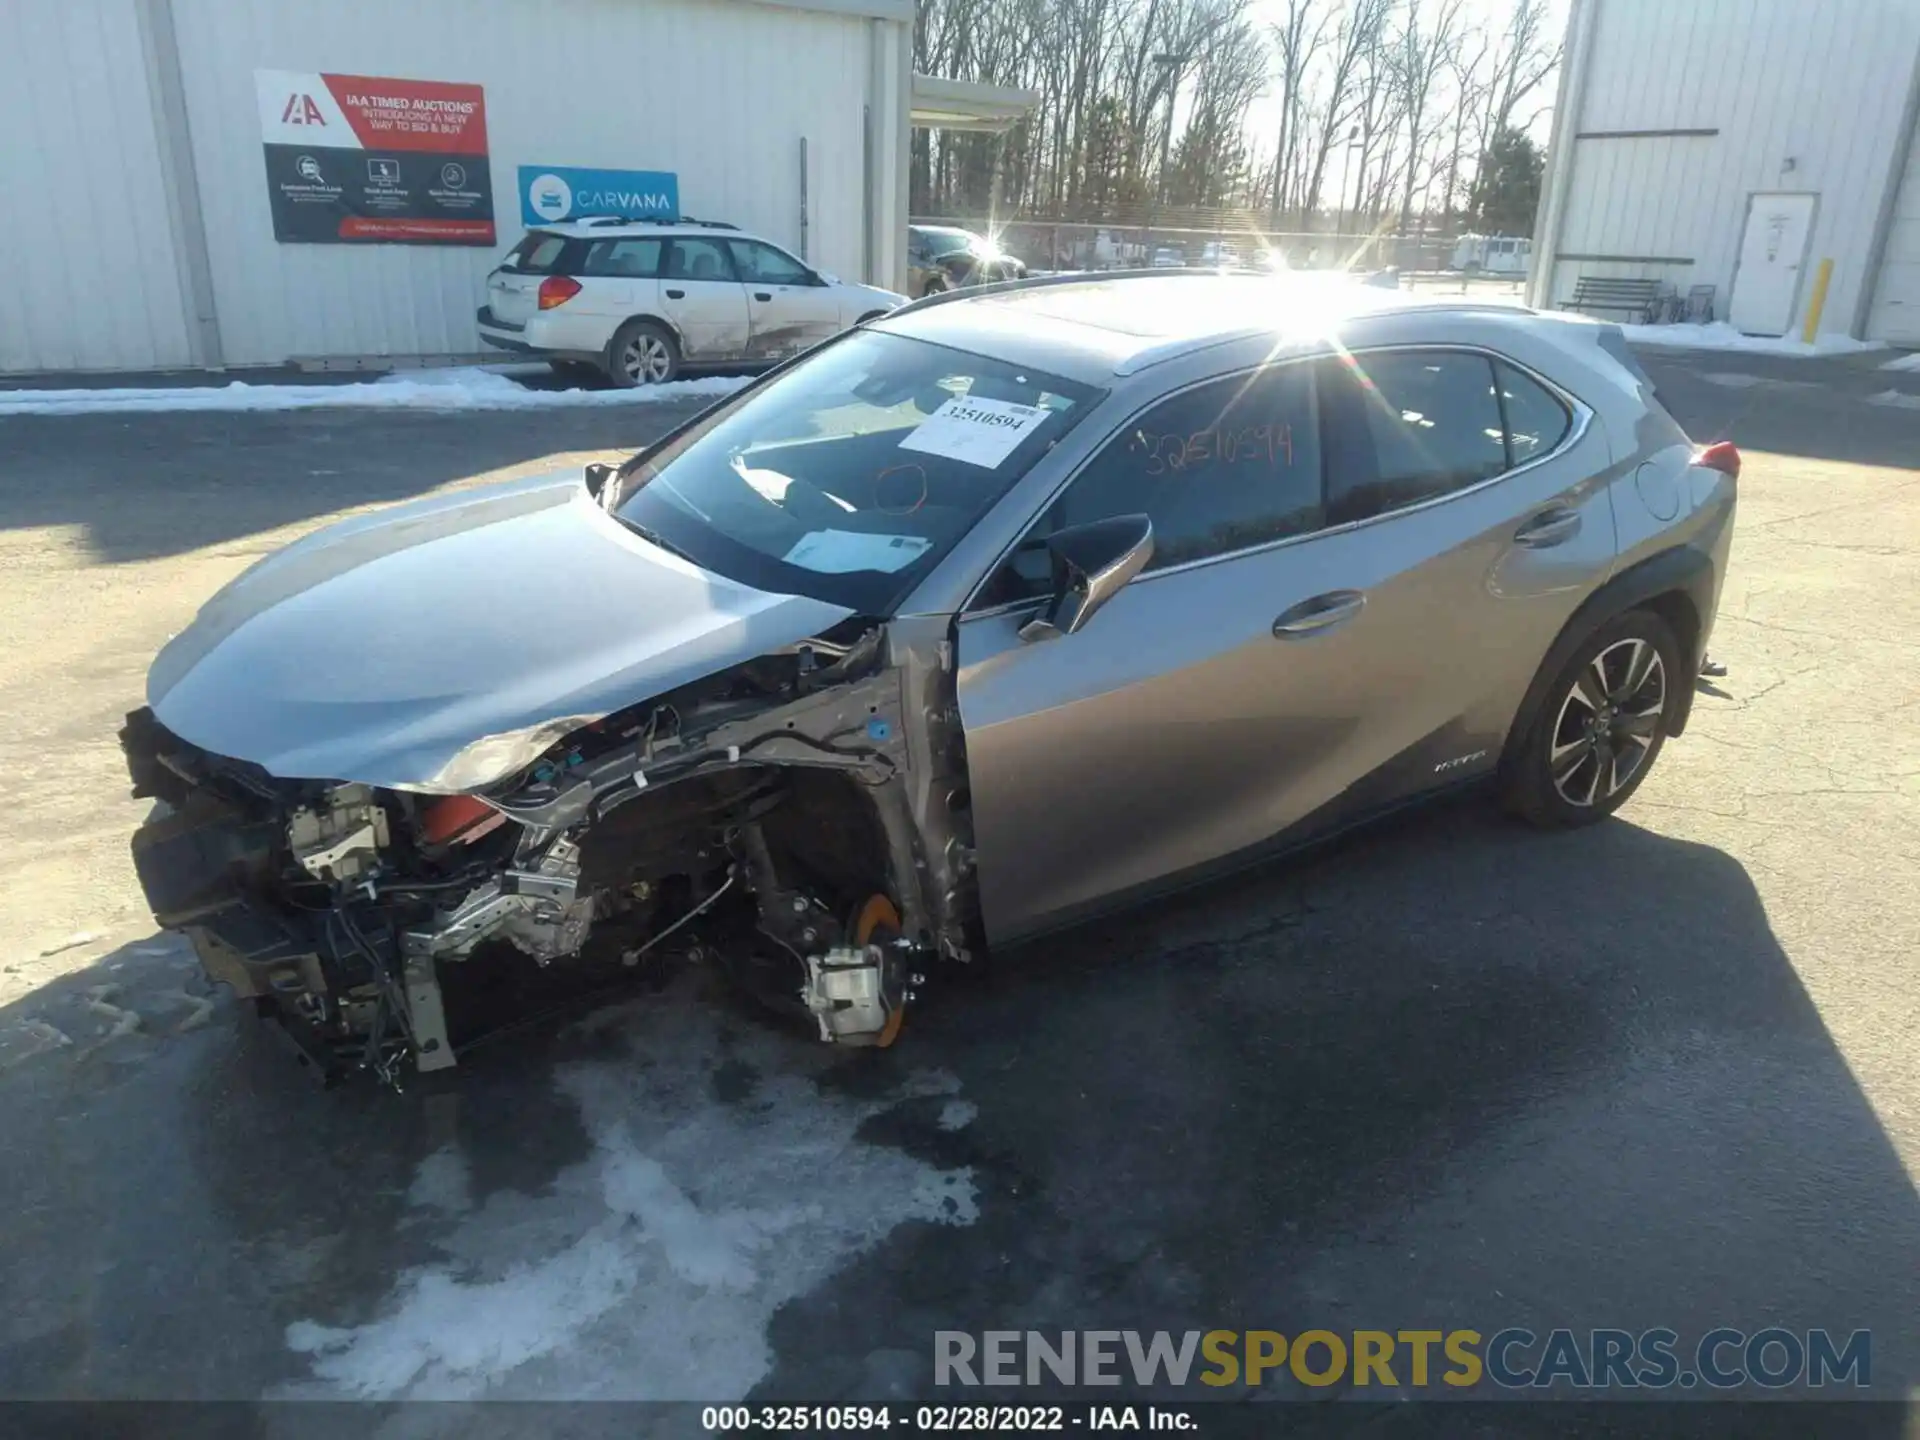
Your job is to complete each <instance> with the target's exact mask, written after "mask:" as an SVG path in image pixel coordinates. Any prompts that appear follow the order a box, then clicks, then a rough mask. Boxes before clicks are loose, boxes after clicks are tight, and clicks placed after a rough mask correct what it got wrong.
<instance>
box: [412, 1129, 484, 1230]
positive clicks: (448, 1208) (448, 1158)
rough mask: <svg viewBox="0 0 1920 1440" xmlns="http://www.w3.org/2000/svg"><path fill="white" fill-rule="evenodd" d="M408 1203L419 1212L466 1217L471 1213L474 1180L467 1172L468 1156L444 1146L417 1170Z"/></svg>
mask: <svg viewBox="0 0 1920 1440" xmlns="http://www.w3.org/2000/svg"><path fill="white" fill-rule="evenodd" d="M407 1203H408V1204H409V1205H411V1206H412V1207H413V1208H414V1209H416V1210H437V1211H439V1212H441V1213H442V1214H446V1215H464V1214H465V1213H466V1212H467V1211H469V1210H471V1209H472V1208H473V1181H472V1179H471V1177H470V1176H469V1175H468V1172H467V1157H466V1156H464V1155H462V1154H461V1153H460V1151H459V1150H458V1149H456V1148H455V1147H454V1146H452V1145H443V1146H442V1147H441V1148H440V1149H438V1150H436V1151H434V1152H433V1154H431V1155H429V1156H427V1158H426V1159H424V1160H422V1161H421V1162H420V1166H419V1168H418V1169H417V1170H415V1171H414V1174H413V1184H412V1185H411V1186H409V1187H408V1189H407Z"/></svg>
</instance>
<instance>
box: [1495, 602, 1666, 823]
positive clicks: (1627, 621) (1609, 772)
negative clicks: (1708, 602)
mask: <svg viewBox="0 0 1920 1440" xmlns="http://www.w3.org/2000/svg"><path fill="white" fill-rule="evenodd" d="M1685 670H1686V667H1685V665H1684V664H1683V663H1682V661H1681V658H1680V642H1679V641H1678V640H1676V639H1675V638H1674V634H1673V630H1672V629H1671V628H1670V627H1669V626H1668V625H1667V622H1666V621H1664V620H1662V619H1661V618H1660V617H1659V616H1658V615H1656V614H1654V613H1653V612H1652V611H1651V610H1629V611H1627V612H1626V613H1624V614H1622V615H1617V616H1615V617H1614V618H1613V619H1611V620H1609V621H1608V622H1607V623H1606V624H1605V625H1602V626H1601V627H1600V628H1599V629H1598V630H1596V631H1595V632H1594V633H1593V634H1592V635H1591V636H1589V637H1588V638H1587V640H1586V641H1585V642H1584V643H1583V644H1582V645H1581V646H1580V648H1579V649H1577V650H1575V651H1574V653H1573V655H1572V656H1571V657H1570V658H1569V659H1568V661H1567V663H1566V664H1565V665H1564V666H1562V667H1561V669H1560V672H1559V674H1557V675H1555V676H1554V678H1553V683H1552V684H1551V685H1550V686H1548V687H1547V692H1546V699H1545V701H1544V703H1543V704H1542V705H1541V707H1540V713H1539V714H1538V715H1536V716H1535V717H1534V721H1533V725H1532V728H1531V729H1529V730H1528V732H1527V734H1526V735H1525V737H1524V738H1522V739H1521V740H1520V741H1519V742H1518V744H1517V745H1516V746H1515V747H1514V749H1513V750H1512V751H1511V753H1509V754H1508V756H1507V757H1506V759H1505V761H1504V762H1503V764H1502V767H1501V791H1502V798H1503V799H1504V800H1505V802H1506V805H1507V808H1508V809H1510V810H1512V811H1513V812H1514V813H1515V814H1517V815H1519V816H1520V817H1521V818H1522V819H1524V820H1527V821H1528V822H1530V823H1531V824H1534V825H1539V826H1542V827H1544V828H1548V829H1562V830H1564V829H1571V828H1574V827H1576V826H1580V825H1592V824H1594V823H1596V822H1598V821H1601V820H1604V819H1606V818H1607V817H1608V816H1609V815H1611V814H1613V812H1614V811H1616V810H1618V809H1619V808H1620V807H1621V806H1622V805H1624V804H1626V803H1627V801H1628V800H1629V799H1630V798H1631V797H1632V795H1633V792H1634V791H1635V790H1637V789H1639V788H1640V782H1641V781H1643V780H1645V779H1646V778H1647V773H1648V772H1649V771H1651V770H1652V769H1653V764H1654V761H1655V760H1657V759H1658V758H1659V756H1660V749H1661V746H1662V745H1664V744H1665V743H1666V728H1665V727H1666V724H1667V721H1668V718H1669V717H1670V716H1671V715H1672V714H1673V712H1674V709H1675V707H1676V706H1677V705H1678V704H1679V697H1680V689H1679V687H1680V686H1682V685H1686V684H1691V683H1692V678H1693V677H1692V676H1690V675H1688V674H1686V673H1685Z"/></svg>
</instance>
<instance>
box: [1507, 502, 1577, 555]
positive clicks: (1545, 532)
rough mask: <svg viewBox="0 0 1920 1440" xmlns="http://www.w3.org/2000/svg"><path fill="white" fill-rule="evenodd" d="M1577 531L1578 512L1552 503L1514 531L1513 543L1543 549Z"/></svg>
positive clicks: (1560, 542) (1572, 535)
mask: <svg viewBox="0 0 1920 1440" xmlns="http://www.w3.org/2000/svg"><path fill="white" fill-rule="evenodd" d="M1579 533H1580V512H1579V511H1578V510H1572V509H1569V508H1568V507H1567V506H1565V505H1553V506H1549V507H1548V508H1547V509H1545V510H1542V511H1541V512H1540V513H1539V514H1538V515H1536V516H1534V517H1533V518H1532V519H1531V520H1529V521H1527V523H1526V524H1524V525H1522V526H1521V527H1520V528H1519V529H1518V530H1516V531H1514V532H1513V543H1514V544H1516V545H1525V546H1526V547H1527V548H1528V549H1530V550H1544V549H1546V548H1547V547H1548V546H1549V545H1560V544H1563V543H1565V542H1566V541H1568V540H1571V539H1572V538H1573V537H1574V536H1576V535H1578V534H1579Z"/></svg>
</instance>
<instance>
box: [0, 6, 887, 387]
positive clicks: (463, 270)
mask: <svg viewBox="0 0 1920 1440" xmlns="http://www.w3.org/2000/svg"><path fill="white" fill-rule="evenodd" d="M859 8H861V7H860V6H858V5H852V6H849V10H850V11H851V10H857V9H859ZM882 8H884V7H882ZM169 10H170V12H171V19H172V23H171V30H170V33H171V35H172V36H173V37H174V39H175V40H176V41H177V51H178V56H179V67H178V73H179V76H180V89H181V91H182V92H183V96H184V111H185V127H184V128H185V132H186V134H187V135H190V137H191V138H190V146H191V160H192V167H193V170H194V171H195V172H196V175H197V181H198V189H199V196H200V207H199V210H200V213H201V214H202V215H203V216H204V220H205V228H206V235H207V251H208V258H209V260H210V262H211V271H212V284H211V288H212V301H213V306H212V308H213V310H214V311H215V313H216V316H217V320H218V329H219V338H220V341H221V344H222V349H223V355H224V360H225V362H226V363H227V364H228V365H238V366H244V365H261V364H267V365H271V364H280V363H283V362H286V361H289V360H315V359H346V360H374V361H378V360H380V359H381V358H383V357H394V358H417V357H435V356H453V355H471V354H477V353H479V352H480V351H481V350H482V346H481V343H480V339H479V336H478V334H477V333H476V332H475V329H474V324H473V315H474V311H475V309H476V308H477V307H478V306H479V304H480V302H481V299H482V298H483V296H482V288H483V281H484V277H485V275H486V273H487V271H488V270H490V269H491V268H492V267H493V265H494V264H495V263H496V262H497V260H498V258H499V256H500V254H501V253H502V252H503V251H504V250H505V249H506V248H507V246H509V245H511V244H512V243H513V242H514V241H515V240H517V239H518V238H519V236H520V233H521V227H520V219H519V216H520V204H519V196H518V192H517V189H516V181H517V169H518V167H519V166H520V165H522V164H538V165H562V166H584V167H603V168H614V169H636V170H671V171H674V172H676V173H677V174H678V175H679V177H680V197H681V203H682V205H683V206H684V207H685V209H686V210H687V212H688V213H690V214H694V215H699V216H702V217H704V218H712V219H725V220H730V221H733V222H734V223H736V224H738V225H740V226H741V227H743V228H745V229H749V230H752V231H754V232H756V233H759V234H762V235H765V236H767V237H768V238H769V239H772V240H774V241H776V242H779V243H781V244H784V245H787V246H789V247H791V248H793V249H796V250H797V249H798V248H799V247H800V243H801V223H800V206H801V178H800V164H801V144H800V142H801V139H802V137H803V136H804V137H805V138H806V139H807V141H808V145H807V156H808V172H809V173H808V184H807V194H808V209H809V212H810V225H809V229H808V234H807V250H808V255H809V258H810V259H811V260H812V261H813V263H815V264H816V265H819V266H821V267H823V268H825V269H828V270H831V271H835V272H837V273H839V274H841V275H843V276H846V277H847V278H849V279H852V278H858V277H859V276H860V275H861V274H862V270H863V267H864V265H865V263H866V261H867V260H868V258H869V256H871V259H872V262H873V265H874V267H875V272H876V274H878V275H880V276H882V277H887V276H889V275H891V274H892V271H893V268H894V265H895V263H896V261H897V260H898V258H899V257H898V256H897V254H896V253H895V252H896V251H897V250H898V249H899V243H897V242H896V241H895V239H894V238H893V237H892V236H891V232H890V230H889V227H888V225H887V223H886V220H887V217H888V216H890V215H891V214H892V212H893V210H895V209H897V211H898V215H897V217H894V218H897V219H898V220H899V222H900V226H899V227H898V228H902V229H903V228H904V222H905V215H906V209H905V200H904V194H905V191H904V180H903V179H901V178H900V177H899V176H898V175H897V172H898V171H900V170H902V169H904V165H903V163H902V158H901V157H903V155H904V139H903V138H902V139H900V140H896V139H895V138H894V137H893V136H892V134H891V131H892V129H893V127H895V126H898V127H901V128H902V129H903V130H904V127H905V124H906V106H907V103H908V102H907V87H908V85H909V83H910V82H909V76H908V75H907V73H906V70H905V67H904V66H903V65H902V64H901V63H900V62H901V51H902V46H903V43H904V26H903V25H902V24H900V23H897V22H882V21H879V20H876V19H870V18H867V17H866V16H863V15H860V14H856V13H835V12H833V11H832V10H831V8H829V9H825V10H808V9H797V8H790V7H788V6H786V5H773V4H764V5H763V4H753V3H748V0H405V3H401V0H324V3H321V0H301V3H290V0H27V3H24V4H22V3H18V0H0V134H4V135H5V136H6V137H7V143H6V145H5V146H4V147H0V222H4V223H5V233H6V234H7V235H8V236H9V238H10V239H11V240H12V242H13V262H14V263H13V266H12V270H11V274H10V278H9V282H8V283H7V284H6V285H4V286H0V371H12V372H21V371H37V370H49V371H51V370H136V369H150V368H166V367H181V366H187V365H191V364H193V363H195V362H196V356H195V355H194V353H193V346H192V343H191V341H192V338H193V334H194V331H193V327H192V324H191V317H192V316H193V314H194V312H195V304H194V302H193V301H192V300H191V299H190V298H189V297H190V294H191V287H190V278H189V276H190V272H189V271H188V269H187V267H185V266H184V265H183V264H182V263H181V258H182V254H183V252H184V248H185V245H186V243H187V242H186V241H184V240H182V239H181V238H180V232H179V230H178V224H179V222H178V220H177V217H176V216H175V215H174V214H173V213H172V212H170V210H169V204H170V201H171V200H173V199H174V198H175V197H177V196H179V195H180V194H181V193H182V189H181V187H180V185H179V184H178V183H177V182H176V179H175V177H174V175H173V172H172V169H171V166H172V164H173V163H174V161H173V157H174V155H175V154H178V155H179V156H180V157H181V158H183V159H184V158H185V156H186V154H187V145H188V143H189V142H188V141H187V140H186V139H185V138H184V137H181V138H180V141H179V144H178V146H177V147H176V148H175V149H174V150H170V149H169V147H168V145H167V143H166V137H167V136H168V135H169V133H170V132H169V131H168V130H167V128H166V125H165V122H164V117H163V116H162V115H160V114H159V113H157V106H156V102H155V96H154V93H153V88H152V87H153V85H154V83H155V82H154V77H155V76H156V75H162V74H166V73H168V72H167V71H166V69H165V67H164V66H163V65H161V64H160V62H159V61H158V60H156V59H155V55H156V54H157V53H158V51H157V50H156V47H155V41H154V33H155V29H156V25H155V17H156V16H158V17H160V19H161V20H164V19H165V17H166V14H167V12H168V11H169ZM900 13H901V14H903V15H904V14H905V13H906V12H904V11H901V12H900ZM162 28H164V27H162ZM257 69H281V70H298V71H323V72H338V73H346V74H360V75H375V76H396V77H401V78H406V79H420V80H451V81H464V82H467V83H477V84H480V85H482V86H484V87H485V90H486V104H487V131H488V140H489V152H490V157H489V158H490V163H491V168H492V180H493V191H494V213H495V220H496V224H497V226H498V230H499V244H498V245H497V246H495V247H492V248H489V249H478V248H475V249H465V248H454V247H440V246H425V245H405V246H402V245H282V244H279V243H278V242H276V241H275V240H274V237H273V226H272V218H271V214H270V212H269V209H268V199H267V182H266V172H265V163H264V160H263V158H262V151H261V135H260V122H259V118H258V112H257V104H256V98H255V89H254V71H255V70H257ZM869 107H871V109H872V112H873V116H872V118H873V126H874V132H875V136H876V139H877V143H876V145H875V146H874V154H873V156H872V157H871V158H870V157H869V156H868V154H867V148H868V147H867V143H866V125H867V112H868V109H869ZM171 133H174V134H178V133H179V132H178V131H177V130H176V131H175V132H171ZM870 164H871V165H872V166H873V167H874V169H873V192H874V193H873V197H872V203H871V209H872V210H873V212H874V213H875V214H877V215H878V216H879V217H880V219H879V221H878V223H876V224H875V227H874V234H873V236H871V237H869V235H868V234H867V215H868V213H869V209H870V206H869V199H868V185H867V182H866V177H867V174H868V167H869V165H870ZM896 191H898V199H899V203H898V205H897V206H896V205H895V204H894V201H895V198H896V196H895V192H896ZM900 238H901V241H903V240H904V235H902V237H900Z"/></svg>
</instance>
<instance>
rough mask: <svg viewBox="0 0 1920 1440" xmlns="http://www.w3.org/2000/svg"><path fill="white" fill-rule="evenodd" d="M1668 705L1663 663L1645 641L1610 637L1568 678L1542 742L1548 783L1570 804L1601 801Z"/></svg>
mask: <svg viewBox="0 0 1920 1440" xmlns="http://www.w3.org/2000/svg"><path fill="white" fill-rule="evenodd" d="M1666 708H1667V667H1666V665H1665V664H1664V663H1663V662H1662V661H1661V659H1660V651H1659V648H1658V647H1657V646H1655V645H1654V643H1653V642H1652V641H1650V640H1641V639H1637V638H1632V637H1629V638H1628V639H1625V640H1616V641H1615V642H1614V643H1613V644H1611V645H1609V646H1607V647H1606V648H1605V649H1604V650H1602V651H1601V652H1600V653H1599V654H1598V655H1595V656H1594V657H1593V659H1592V661H1590V662H1589V663H1588V664H1587V665H1586V666H1585V667H1583V668H1582V669H1581V671H1580V673H1579V674H1578V675H1577V676H1575V677H1574V682H1573V685H1572V687H1571V688H1570V689H1569V690H1568V691H1567V695H1566V698H1565V699H1564V700H1562V701H1561V702H1560V713H1559V716H1558V718H1557V719H1556V720H1555V721H1554V726H1553V738H1552V741H1551V743H1550V744H1549V745H1548V747H1547V767H1548V769H1549V771H1550V772H1551V774H1552V777H1553V788H1554V789H1555V790H1557V791H1559V792H1560V798H1561V799H1563V800H1565V801H1566V802H1567V803H1568V804H1569V805H1577V806H1580V807H1582V808H1585V807H1587V806H1591V805H1597V804H1600V803H1601V802H1602V801H1605V800H1608V799H1610V798H1612V797H1613V796H1614V795H1617V794H1619V793H1620V791H1621V790H1622V789H1624V788H1625V787H1626V786H1627V785H1629V784H1631V783H1632V781H1633V777H1634V776H1635V775H1637V774H1639V773H1640V768H1641V767H1642V766H1643V765H1645V764H1646V762H1647V756H1648V754H1649V753H1651V751H1652V750H1653V744H1654V740H1655V739H1656V738H1657V737H1658V736H1659V734H1660V722H1661V719H1662V717H1663V716H1664V715H1665V713H1666Z"/></svg>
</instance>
